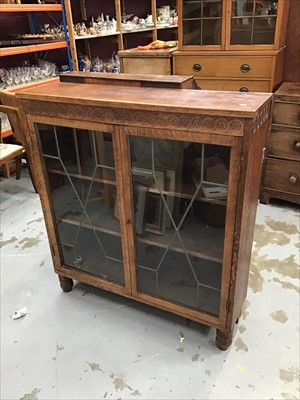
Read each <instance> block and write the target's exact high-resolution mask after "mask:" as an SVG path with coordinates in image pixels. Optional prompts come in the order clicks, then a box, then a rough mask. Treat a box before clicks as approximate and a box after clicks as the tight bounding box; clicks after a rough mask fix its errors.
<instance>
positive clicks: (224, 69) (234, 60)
mask: <svg viewBox="0 0 300 400" xmlns="http://www.w3.org/2000/svg"><path fill="white" fill-rule="evenodd" d="M248 67H249V70H248V69H247V68H248ZM243 68H244V70H245V72H242V69H243ZM272 70H273V57H272V56H265V57H261V56H260V57H257V56H256V57H255V56H248V57H247V56H232V55H231V56H202V55H201V54H197V55H189V56H182V55H181V56H176V55H174V73H175V74H178V75H191V74H193V75H194V77H195V78H200V77H216V78H218V77H224V78H226V77H227V78H242V79H249V78H266V79H271V75H272Z"/></svg>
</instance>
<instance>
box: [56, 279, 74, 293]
mask: <svg viewBox="0 0 300 400" xmlns="http://www.w3.org/2000/svg"><path fill="white" fill-rule="evenodd" d="M58 278H59V283H60V287H61V288H62V290H63V291H64V292H66V293H68V292H71V290H72V288H73V280H72V279H70V278H66V277H65V276H61V275H58Z"/></svg>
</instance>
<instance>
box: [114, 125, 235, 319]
mask: <svg viewBox="0 0 300 400" xmlns="http://www.w3.org/2000/svg"><path fill="white" fill-rule="evenodd" d="M124 133H125V134H126V135H127V136H125V135H124ZM179 136H180V135H179V134H178V132H177V134H175V133H174V135H172V133H170V134H169V135H168V134H167V132H161V131H158V130H154V129H153V130H151V131H150V130H148V131H147V130H145V129H144V130H141V129H136V128H121V137H122V138H123V142H122V148H123V150H122V152H123V154H128V158H129V170H128V171H127V172H126V173H128V176H129V181H128V186H129V187H130V188H131V199H126V202H127V204H129V202H132V204H133V206H132V210H131V212H132V214H131V215H128V216H127V218H128V220H130V219H131V218H132V220H133V224H132V227H133V237H132V249H133V251H132V254H131V256H132V265H133V266H132V274H133V276H132V277H131V280H132V282H133V290H134V291H135V292H136V293H135V295H136V296H137V297H140V298H142V299H144V300H148V301H150V302H152V303H156V304H159V305H160V306H164V307H165V308H166V309H171V310H172V311H175V312H178V313H181V314H182V315H191V316H194V318H195V317H196V318H197V317H198V318H199V319H201V315H202V318H203V319H206V320H207V319H209V318H211V321H219V323H220V320H221V324H222V323H223V324H225V320H226V302H227V297H228V291H229V281H230V271H231V262H232V260H231V254H232V244H233V229H234V214H235V212H234V210H235V204H236V191H237V171H239V168H238V159H239V145H238V140H237V139H235V138H226V139H225V140H224V138H223V137H222V140H221V139H220V137H218V135H213V136H214V137H213V138H212V137H211V136H208V135H199V134H189V133H184V134H183V135H181V136H182V137H183V138H185V139H184V140H183V139H178V137H179ZM231 171H232V172H231ZM130 235H131V232H129V233H128V237H129V239H130ZM129 241H130V240H129Z"/></svg>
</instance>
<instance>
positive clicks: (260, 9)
mask: <svg viewBox="0 0 300 400" xmlns="http://www.w3.org/2000/svg"><path fill="white" fill-rule="evenodd" d="M279 2H280V0H264V1H261V0H232V1H231V20H230V45H246V46H248V45H251V46H253V45H274V43H275V29H276V23H277V14H278V6H279ZM280 3H282V2H280ZM281 7H282V4H281Z"/></svg>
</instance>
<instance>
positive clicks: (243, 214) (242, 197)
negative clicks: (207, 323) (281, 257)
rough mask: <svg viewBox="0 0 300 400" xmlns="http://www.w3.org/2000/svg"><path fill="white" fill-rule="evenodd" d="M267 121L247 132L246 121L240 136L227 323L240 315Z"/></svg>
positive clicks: (250, 127) (247, 274)
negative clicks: (254, 129) (240, 161)
mask: <svg viewBox="0 0 300 400" xmlns="http://www.w3.org/2000/svg"><path fill="white" fill-rule="evenodd" d="M269 124H270V119H269V117H268V118H267V120H266V121H265V122H264V124H263V125H262V126H261V127H260V129H258V130H257V131H256V132H255V133H251V130H252V128H253V125H252V123H251V122H249V123H248V128H247V130H248V134H246V136H245V139H244V144H243V150H242V163H241V175H240V176H241V180H240V194H239V199H238V207H237V219H236V228H235V229H236V234H235V244H234V247H233V269H232V271H233V273H232V277H231V285H234V288H233V291H232V293H231V296H230V302H231V304H233V307H230V308H229V313H228V318H229V319H228V326H230V325H232V326H233V325H234V323H235V321H236V320H237V318H238V317H239V316H240V313H241V310H242V306H243V302H244V300H245V298H246V294H247V286H248V278H249V268H250V261H251V251H252V242H253V235H254V228H255V218H256V210H257V204H258V195H259V188H260V177H261V171H262V164H263V152H264V147H265V143H266V136H267V133H268V129H269ZM235 265H236V266H235ZM234 275H235V276H234Z"/></svg>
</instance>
